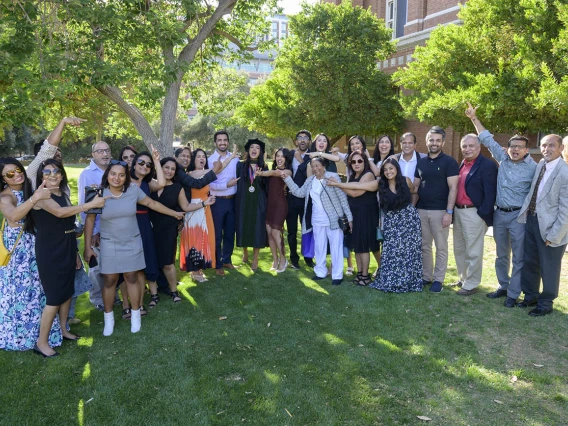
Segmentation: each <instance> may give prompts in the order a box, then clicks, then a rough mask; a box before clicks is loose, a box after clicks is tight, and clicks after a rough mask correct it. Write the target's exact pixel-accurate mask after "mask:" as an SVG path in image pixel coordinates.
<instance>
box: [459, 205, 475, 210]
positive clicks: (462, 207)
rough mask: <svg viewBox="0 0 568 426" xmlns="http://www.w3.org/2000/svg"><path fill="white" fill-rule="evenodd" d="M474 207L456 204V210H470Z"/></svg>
mask: <svg viewBox="0 0 568 426" xmlns="http://www.w3.org/2000/svg"><path fill="white" fill-rule="evenodd" d="M474 207H475V206H473V205H471V206H468V205H465V204H456V209H472V208H474Z"/></svg>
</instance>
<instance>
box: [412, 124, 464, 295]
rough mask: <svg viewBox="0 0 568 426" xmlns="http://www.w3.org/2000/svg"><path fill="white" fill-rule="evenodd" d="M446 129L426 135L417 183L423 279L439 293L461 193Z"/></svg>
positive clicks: (438, 129)
mask: <svg viewBox="0 0 568 426" xmlns="http://www.w3.org/2000/svg"><path fill="white" fill-rule="evenodd" d="M445 142H446V132H445V131H444V129H442V128H441V127H439V126H434V127H432V128H431V129H430V130H429V131H428V133H427V134H426V147H427V148H428V156H427V157H424V158H421V159H420V160H418V164H417V165H416V171H415V173H414V186H415V187H417V188H418V197H419V198H418V203H417V204H416V208H417V209H418V214H419V215H420V222H421V225H422V267H423V271H422V280H423V283H424V285H427V284H430V283H432V286H431V287H430V291H431V292H433V293H439V292H441V291H442V285H443V283H444V279H445V278H446V269H447V267H448V237H449V235H450V224H451V223H452V215H453V214H454V204H455V202H456V195H457V192H458V174H459V166H458V163H457V161H456V160H454V159H453V158H452V157H450V156H449V155H446V154H444V153H443V152H442V148H443V147H444V143H445ZM432 241H433V242H434V244H436V263H435V264H433V263H432Z"/></svg>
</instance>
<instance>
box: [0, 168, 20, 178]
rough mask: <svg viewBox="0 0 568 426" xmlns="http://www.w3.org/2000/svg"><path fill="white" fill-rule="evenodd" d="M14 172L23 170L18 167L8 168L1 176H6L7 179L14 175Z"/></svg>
mask: <svg viewBox="0 0 568 426" xmlns="http://www.w3.org/2000/svg"><path fill="white" fill-rule="evenodd" d="M16 173H19V174H22V173H24V172H23V171H22V169H20V168H19V167H16V168H15V169H14V170H10V171H9V172H6V173H5V174H3V175H2V177H7V178H8V179H12V178H13V177H14V176H16Z"/></svg>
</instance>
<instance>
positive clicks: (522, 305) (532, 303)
mask: <svg viewBox="0 0 568 426" xmlns="http://www.w3.org/2000/svg"><path fill="white" fill-rule="evenodd" d="M536 303H537V300H536V299H532V300H523V301H521V302H519V303H517V307H519V308H528V307H529V306H536Z"/></svg>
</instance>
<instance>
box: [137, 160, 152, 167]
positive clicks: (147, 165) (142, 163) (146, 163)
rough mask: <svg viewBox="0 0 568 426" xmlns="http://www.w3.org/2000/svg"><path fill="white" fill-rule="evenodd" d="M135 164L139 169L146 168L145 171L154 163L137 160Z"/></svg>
mask: <svg viewBox="0 0 568 426" xmlns="http://www.w3.org/2000/svg"><path fill="white" fill-rule="evenodd" d="M136 164H138V165H139V166H140V167H144V166H146V168H147V169H151V168H152V167H153V166H154V163H152V162H151V161H144V160H138V161H137V162H136Z"/></svg>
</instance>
